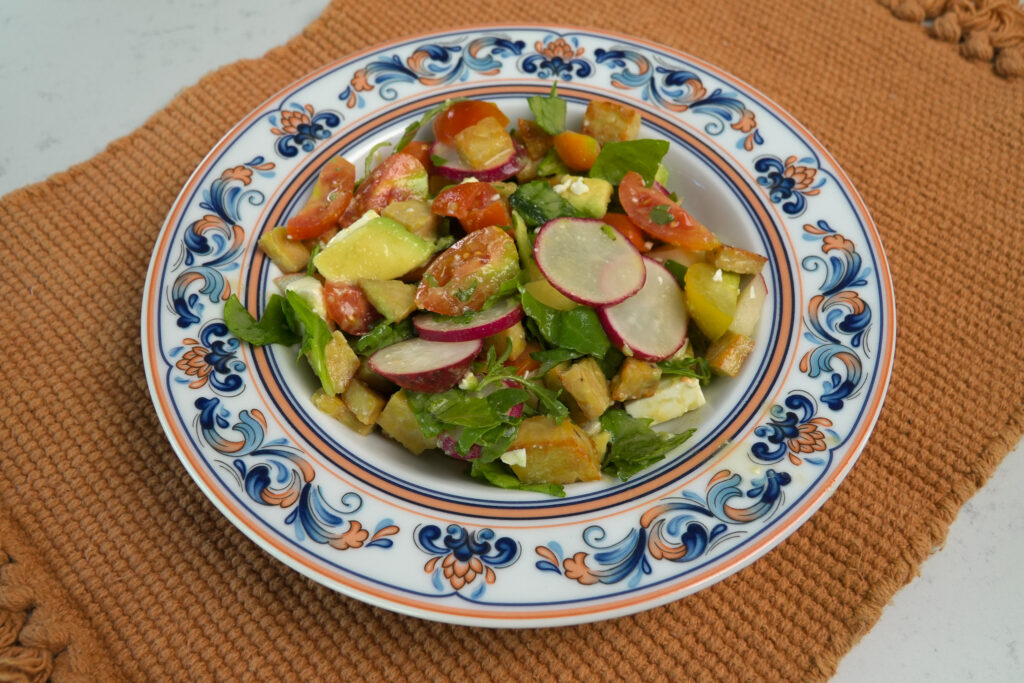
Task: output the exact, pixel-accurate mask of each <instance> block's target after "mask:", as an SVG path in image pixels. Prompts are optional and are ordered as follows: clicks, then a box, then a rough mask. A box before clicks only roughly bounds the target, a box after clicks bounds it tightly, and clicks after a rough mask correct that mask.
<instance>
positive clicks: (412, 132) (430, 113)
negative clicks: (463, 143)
mask: <svg viewBox="0 0 1024 683" xmlns="http://www.w3.org/2000/svg"><path fill="white" fill-rule="evenodd" d="M464 99H466V98H465V97H457V98H455V99H452V100H445V101H444V102H442V103H441V104H439V105H437V106H434V107H431V108H430V109H428V110H426V111H425V112H423V116H422V117H420V120H419V121H413V122H412V123H410V124H409V125H408V126H406V127H405V132H404V133H402V137H401V138H400V139H399V140H398V144H397V145H395V149H397V150H398V151H399V152H401V151H402V150H403V149H405V146H406V145H408V144H409V143H410V142H412V139H413V138H414V137H416V133H418V132H419V130H420V128H422V127H423V126H425V125H427V123H429V122H430V120H431V119H432V118H434V117H435V116H437V115H438V114H440V113H441V112H443V111H444V110H445V109H447V108H448V107H450V106H451V105H452V104H454V103H455V102H460V101H462V100H464Z"/></svg>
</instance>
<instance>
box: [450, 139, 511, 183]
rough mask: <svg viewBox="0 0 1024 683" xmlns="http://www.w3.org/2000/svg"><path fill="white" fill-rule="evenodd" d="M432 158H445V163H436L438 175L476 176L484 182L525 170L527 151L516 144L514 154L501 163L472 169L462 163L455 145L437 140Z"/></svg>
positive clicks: (462, 177)
mask: <svg viewBox="0 0 1024 683" xmlns="http://www.w3.org/2000/svg"><path fill="white" fill-rule="evenodd" d="M430 154H431V158H440V159H444V160H445V163H443V164H437V163H435V164H434V171H436V172H437V174H438V175H442V176H444V177H445V178H448V179H449V180H456V181H461V180H465V179H466V178H476V179H477V180H479V181H480V182H483V183H496V182H499V181H501V180H505V179H506V178H511V177H512V176H514V175H515V174H516V173H519V171H521V170H523V166H524V165H525V164H526V157H525V156H524V155H525V151H524V150H523V149H522V148H521V147H520V146H519V145H516V147H515V149H514V150H513V152H512V154H511V155H510V156H509V157H508V159H505V160H504V161H502V162H501V163H500V164H497V165H495V166H492V167H491V168H484V169H472V168H469V167H468V166H466V165H465V164H463V163H462V160H461V159H459V153H458V152H456V151H455V148H454V147H449V146H448V145H446V144H444V143H441V142H435V143H434V144H433V145H431V146H430Z"/></svg>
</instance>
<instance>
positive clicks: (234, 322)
mask: <svg viewBox="0 0 1024 683" xmlns="http://www.w3.org/2000/svg"><path fill="white" fill-rule="evenodd" d="M287 305H288V304H287V302H286V301H285V299H284V297H282V296H281V295H280V294H275V295H273V296H272V297H270V301H268V302H267V309H266V310H265V311H263V317H262V318H260V320H259V321H258V322H257V320H256V319H255V318H253V317H252V316H251V315H249V311H247V310H245V306H243V305H242V302H241V301H239V300H238V297H237V296H235V295H234V294H232V295H231V298H230V299H228V300H227V302H226V303H225V304H224V324H225V325H227V328H228V330H229V331H230V332H231V334H233V335H235V336H236V337H238V338H239V339H241V340H242V341H244V342H246V343H248V344H252V345H253V346H266V345H267V344H284V345H285V346H291V345H292V344H294V343H295V342H297V341H299V336H298V335H297V334H295V332H294V331H292V329H291V327H290V326H289V325H288V316H287V315H286V314H285V312H284V309H283V308H282V307H283V306H287Z"/></svg>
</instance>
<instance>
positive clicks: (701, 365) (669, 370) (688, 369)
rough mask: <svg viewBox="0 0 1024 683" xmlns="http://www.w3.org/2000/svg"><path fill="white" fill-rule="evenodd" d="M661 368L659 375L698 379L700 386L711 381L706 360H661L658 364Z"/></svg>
mask: <svg viewBox="0 0 1024 683" xmlns="http://www.w3.org/2000/svg"><path fill="white" fill-rule="evenodd" d="M658 367H659V368H661V375H662V376H663V377H668V376H671V375H675V376H679V377H693V378H694V379H699V380H700V383H701V384H707V383H708V381H709V380H710V379H711V366H710V365H709V364H708V361H707V359H706V358H701V357H699V356H698V357H696V358H680V359H678V360H663V361H661V362H660V363H658Z"/></svg>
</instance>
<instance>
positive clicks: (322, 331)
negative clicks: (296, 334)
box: [285, 292, 335, 396]
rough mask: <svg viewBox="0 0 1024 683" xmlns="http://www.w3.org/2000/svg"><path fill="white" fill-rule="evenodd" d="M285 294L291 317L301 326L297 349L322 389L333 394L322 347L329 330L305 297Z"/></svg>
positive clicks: (329, 333) (324, 344)
mask: <svg viewBox="0 0 1024 683" xmlns="http://www.w3.org/2000/svg"><path fill="white" fill-rule="evenodd" d="M285 296H286V297H287V298H288V303H289V304H290V306H291V310H292V313H293V315H294V318H293V319H294V320H295V321H297V323H298V324H299V325H300V326H301V327H302V346H301V347H300V348H299V351H300V353H302V354H304V355H305V356H306V360H307V361H309V365H310V367H311V368H313V372H315V373H316V376H317V377H319V378H320V385H321V386H322V387H323V388H324V391H325V392H326V393H327V394H329V395H331V396H333V395H334V394H335V391H334V382H333V380H331V373H330V372H328V370H327V358H326V356H325V355H324V347H326V346H327V344H328V343H329V342H330V341H331V331H330V329H328V327H327V323H326V322H324V319H323V318H321V317H320V316H319V315H317V314H316V311H314V310H313V307H312V306H310V305H309V303H307V302H306V300H305V299H303V298H302V297H301V296H299V295H298V294H296V293H295V292H286V294H285Z"/></svg>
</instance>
